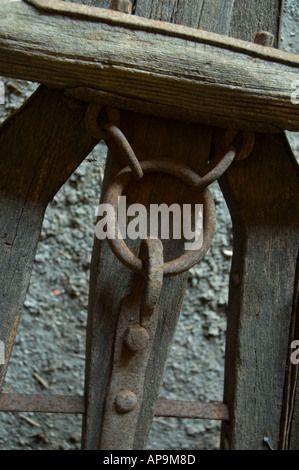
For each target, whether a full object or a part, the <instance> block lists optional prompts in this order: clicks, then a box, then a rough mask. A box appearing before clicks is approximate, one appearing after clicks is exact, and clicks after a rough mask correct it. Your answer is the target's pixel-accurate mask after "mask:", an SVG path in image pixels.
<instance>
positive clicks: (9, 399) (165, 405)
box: [0, 393, 229, 421]
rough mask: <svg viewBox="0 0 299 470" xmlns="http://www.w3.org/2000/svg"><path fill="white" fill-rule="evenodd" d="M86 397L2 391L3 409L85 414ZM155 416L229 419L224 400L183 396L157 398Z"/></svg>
mask: <svg viewBox="0 0 299 470" xmlns="http://www.w3.org/2000/svg"><path fill="white" fill-rule="evenodd" d="M85 408H86V402H85V397H84V396H81V395H49V394H27V393H1V394H0V412H1V411H2V412H3V411H4V412H6V411H14V412H18V411H23V412H24V411H26V412H29V411H32V412H36V413H70V414H72V413H73V414H76V413H78V414H84V413H85ZM155 416H157V417H158V416H164V417H176V418H190V419H191V418H192V419H213V420H214V419H215V420H224V421H228V420H229V413H228V408H227V406H226V405H225V404H224V403H200V402H188V401H180V400H162V399H161V400H158V403H157V406H156V409H155Z"/></svg>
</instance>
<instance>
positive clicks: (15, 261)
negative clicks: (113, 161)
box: [0, 87, 97, 386]
mask: <svg viewBox="0 0 299 470" xmlns="http://www.w3.org/2000/svg"><path fill="white" fill-rule="evenodd" d="M85 110H86V104H85V103H80V102H77V101H74V100H72V99H70V98H66V97H65V96H64V95H63V93H62V92H61V91H49V90H47V89H45V88H44V87H40V88H39V89H38V90H37V91H36V92H35V94H34V95H33V97H31V98H30V99H29V100H28V101H27V102H26V104H25V105H24V106H23V107H22V108H21V109H20V110H18V111H17V112H16V113H15V114H14V115H12V116H11V117H10V118H9V119H8V120H7V121H6V122H5V123H4V124H3V125H2V126H1V128H0V155H1V159H0V208H1V209H0V227H1V237H0V286H1V291H0V339H1V341H3V342H4V343H5V356H6V357H5V364H4V365H1V366H0V367H1V369H0V386H2V383H3V380H4V376H5V372H6V369H7V365H8V360H9V356H10V353H11V350H12V346H13V340H14V338H15V335H16V331H17V326H18V323H19V318H20V314H21V309H22V306H23V302H24V299H25V295H26V293H27V290H28V286H29V279H30V274H31V270H32V265H33V262H34V257H35V252H36V248H37V244H38V240H39V236H40V231H41V226H42V222H43V217H44V211H45V209H46V207H47V204H48V203H49V202H50V201H51V200H52V198H53V197H54V195H55V194H56V192H57V191H58V189H59V188H60V187H61V185H62V184H63V183H65V181H66V180H67V179H68V177H69V176H70V175H71V174H72V172H73V171H74V170H75V169H76V167H77V166H78V165H79V164H80V163H81V161H82V160H83V159H84V158H85V157H86V156H87V155H88V154H89V153H90V151H91V150H92V148H93V147H94V145H95V144H96V142H97V141H96V140H95V139H94V137H93V136H91V135H90V134H89V133H88V132H87V130H86V128H85V124H84V114H85Z"/></svg>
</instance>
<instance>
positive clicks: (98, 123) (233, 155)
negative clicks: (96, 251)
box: [86, 103, 255, 277]
mask: <svg viewBox="0 0 299 470" xmlns="http://www.w3.org/2000/svg"><path fill="white" fill-rule="evenodd" d="M119 121H120V118H119V112H118V111H117V110H116V109H113V108H104V107H103V106H100V105H98V104H94V103H92V104H90V105H89V106H88V109H87V113H86V125H87V127H88V129H89V130H90V132H91V133H92V134H93V135H94V136H95V137H96V138H98V139H100V140H104V141H105V143H106V145H107V147H108V149H109V150H110V151H111V152H112V153H113V155H115V156H116V157H118V158H119V159H120V160H121V162H120V163H123V164H124V165H125V168H123V169H122V170H121V171H120V172H119V173H118V174H117V175H116V177H115V179H114V181H113V182H112V183H111V184H110V185H109V187H108V189H107V191H106V194H105V196H104V201H103V202H104V203H107V204H111V205H112V206H113V208H114V211H115V214H117V212H118V200H119V197H120V196H121V195H122V193H123V192H124V190H125V188H126V187H127V185H128V184H129V183H131V182H132V180H136V181H140V180H141V179H142V178H143V176H144V174H145V173H149V172H162V173H167V174H170V175H173V176H175V177H177V178H179V179H180V180H181V181H182V182H183V183H185V184H186V185H187V186H188V187H189V188H190V191H192V192H193V193H194V194H195V196H196V199H198V201H197V202H199V203H202V204H203V211H204V213H203V244H202V247H201V248H200V249H198V250H189V251H186V252H185V253H184V254H183V255H182V256H180V257H179V258H177V259H175V260H173V261H169V262H166V263H164V268H163V276H164V277H169V276H174V275H177V274H181V273H183V272H186V271H188V270H189V269H190V268H192V267H193V266H194V265H195V264H197V263H198V262H199V261H200V260H201V259H202V258H203V257H204V256H205V254H206V253H207V251H208V250H209V248H210V246H211V243H212V240H213V236H214V233H215V227H216V209H215V203H214V200H213V197H212V195H211V193H210V191H209V190H208V187H209V186H210V185H211V184H212V183H214V182H215V181H216V180H218V179H219V178H220V177H221V176H223V175H224V173H225V172H226V171H227V170H228V169H229V167H230V166H231V164H232V163H233V162H234V161H236V160H243V159H244V158H246V157H248V156H249V155H250V153H251V152H252V150H253V147H254V143H255V135H254V133H252V132H245V131H236V130H227V131H225V133H224V137H223V150H222V151H220V152H219V153H218V154H217V155H216V156H215V157H214V158H212V159H210V161H209V162H208V163H207V164H206V166H205V167H204V168H203V169H202V170H201V171H200V174H198V173H196V172H195V171H193V170H192V169H191V168H189V167H187V166H186V165H183V164H180V163H178V162H175V161H172V160H151V161H145V160H143V161H139V160H138V158H137V157H136V155H135V153H134V150H133V149H132V147H131V146H130V144H129V142H128V141H127V139H126V137H125V136H124V134H123V133H122V131H121V130H120V128H119ZM114 229H116V230H117V231H116V232H115V233H118V234H119V238H113V237H111V238H110V237H108V243H109V245H110V247H111V250H112V251H113V253H114V254H115V256H116V257H117V258H118V259H119V260H120V261H121V262H122V263H123V264H124V265H126V266H127V267H129V268H130V269H131V270H133V271H135V272H138V273H143V270H144V266H143V262H142V260H141V259H140V258H139V257H138V256H136V255H134V254H133V253H132V251H131V250H130V249H129V248H128V246H127V245H126V243H125V242H124V240H123V238H121V236H120V231H119V227H118V219H117V217H115V227H114Z"/></svg>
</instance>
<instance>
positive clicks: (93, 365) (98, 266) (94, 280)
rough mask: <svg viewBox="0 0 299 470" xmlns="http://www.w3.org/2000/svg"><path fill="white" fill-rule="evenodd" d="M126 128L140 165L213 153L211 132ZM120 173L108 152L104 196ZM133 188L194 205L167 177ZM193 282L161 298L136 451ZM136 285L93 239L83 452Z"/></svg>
mask: <svg viewBox="0 0 299 470" xmlns="http://www.w3.org/2000/svg"><path fill="white" fill-rule="evenodd" d="M159 3H160V2H159V1H158V0H157V1H156V2H154V4H155V6H156V7H158V5H159ZM145 6H147V2H146V1H143V0H142V1H138V2H137V3H136V10H135V11H136V14H140V12H141V11H142V12H143V11H144V10H143V8H144V7H145ZM179 6H180V14H182V15H183V16H184V17H188V14H190V8H191V7H190V3H185V2H181V3H180V5H179ZM140 8H141V10H140ZM167 12H168V10H167ZM152 15H153V18H155V19H156V18H157V16H155V10H153V11H152ZM159 15H160V13H159ZM159 17H160V16H159ZM198 21H199V20H198ZM120 126H121V129H122V131H123V132H124V134H125V135H126V137H127V138H128V140H129V142H130V143H131V145H132V147H133V149H134V150H135V152H136V155H137V156H138V158H139V159H141V160H143V159H155V158H157V159H163V158H171V159H174V160H177V161H180V162H184V163H185V164H187V165H189V166H190V167H191V168H193V169H195V170H197V171H199V170H200V168H202V166H203V165H204V164H205V162H206V161H207V158H208V155H209V153H210V142H211V133H212V129H211V128H209V127H205V126H198V125H194V124H192V125H191V124H185V123H180V122H176V121H174V120H168V119H161V118H154V117H149V116H145V115H142V114H136V113H129V112H125V111H122V112H121V122H120ZM118 170H119V167H118V166H117V164H116V162H115V160H114V159H113V157H112V155H111V154H108V159H107V164H106V170H105V178H104V185H103V188H102V192H103V194H104V192H105V188H106V187H107V185H108V184H109V182H110V181H111V180H112V179H113V176H114V175H115V174H116V172H117V171H118ZM134 186H135V189H134V187H132V188H130V189H129V192H128V194H127V197H128V198H129V201H128V202H129V203H133V202H136V201H137V202H139V203H143V204H145V205H147V204H149V203H161V202H165V203H168V204H171V203H173V202H179V203H182V202H186V201H187V200H188V196H187V194H186V192H184V191H183V192H182V186H181V184H180V183H179V182H178V181H176V180H175V179H173V178H172V177H167V175H156V176H155V177H153V176H151V175H147V177H146V178H145V179H144V180H142V182H141V183H140V184H138V185H134ZM166 188H167V189H166ZM186 198H187V199H186ZM128 244H129V246H130V247H131V249H132V250H134V252H135V253H137V252H138V242H137V243H136V242H132V241H131V242H128ZM163 245H164V253H165V259H166V260H170V259H174V258H176V257H177V256H179V254H181V253H182V250H183V243H182V240H169V241H167V240H165V241H164V242H163ZM187 277H188V274H182V275H179V276H175V277H173V278H167V279H165V280H164V283H163V289H162V293H161V296H160V301H159V310H160V316H159V323H158V327H157V331H156V336H155V339H154V344H153V348H152V352H151V355H150V359H149V363H148V366H147V370H146V374H145V386H144V395H143V401H142V405H141V412H140V415H139V419H138V424H137V428H136V430H135V438H134V445H133V448H134V449H143V448H144V447H145V446H146V442H147V436H148V433H149V430H150V427H151V423H152V419H153V416H154V411H155V403H156V401H157V399H158V397H159V393H160V388H161V385H162V382H163V378H164V372H165V367H166V363H167V359H168V355H169V350H170V348H171V344H172V340H173V337H174V335H175V331H176V325H177V321H178V318H179V314H180V308H181V303H182V300H183V297H184V294H185V287H186V281H187ZM133 282H134V274H133V273H132V272H131V271H130V270H128V269H127V268H126V267H125V266H123V265H122V264H121V263H120V262H119V261H118V260H117V259H116V258H115V256H114V255H113V254H112V253H111V250H110V248H109V246H108V244H107V243H106V241H103V242H101V241H99V240H97V239H95V242H94V248H93V256H92V264H91V281H90V296H89V315H88V328H87V354H86V380H85V393H86V396H87V412H86V414H85V416H84V423H83V443H82V446H83V448H85V449H95V448H97V447H98V443H99V440H100V435H101V427H102V417H103V410H104V401H105V394H106V390H107V386H108V382H109V377H110V372H111V364H112V354H113V341H114V335H115V328H116V322H117V318H118V309H119V305H120V302H121V299H122V298H123V297H124V296H125V295H127V294H128V293H129V292H130V290H131V289H132V285H133Z"/></svg>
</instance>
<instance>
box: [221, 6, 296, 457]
mask: <svg viewBox="0 0 299 470" xmlns="http://www.w3.org/2000/svg"><path fill="white" fill-rule="evenodd" d="M235 7H236V9H235V10H234V16H233V22H232V27H231V32H232V33H233V34H234V35H236V36H237V37H241V38H242V37H244V38H246V39H248V37H249V36H250V35H251V34H252V32H253V31H256V30H260V29H263V30H265V29H266V30H269V31H271V32H272V33H274V35H275V37H276V38H278V33H279V24H278V18H279V13H280V9H281V2H278V1H275V2H273V1H271V2H270V1H267V2H263V3H261V2H259V1H258V0H246V1H245V2H244V1H237V2H236V4H235ZM276 43H278V41H276ZM270 160H271V164H269V162H270ZM221 188H222V190H223V192H224V195H225V198H226V201H227V203H228V206H229V209H230V212H231V215H232V220H233V233H234V256H233V261H232V270H231V278H230V294H229V306H228V325H227V345H226V365H225V392H224V402H225V403H226V404H228V407H229V412H230V417H231V419H230V422H229V423H223V425H222V448H224V449H234V450H262V449H264V450H265V449H267V446H266V445H265V442H264V439H265V438H267V439H268V442H269V443H270V445H271V446H272V448H273V449H279V448H282V440H283V434H284V433H283V432H282V430H283V431H284V425H285V422H284V419H285V416H284V415H285V408H286V407H287V408H289V405H290V401H289V398H290V397H286V393H285V389H286V385H287V383H286V381H287V375H286V366H287V364H289V359H290V354H291V349H290V341H291V338H292V335H291V334H290V333H289V331H290V329H291V328H292V325H293V323H294V318H293V317H294V310H293V305H292V304H293V292H294V285H295V276H296V263H297V253H298V243H299V227H298V225H299V206H298V201H299V186H298V164H297V163H296V161H295V158H294V156H293V154H292V152H291V150H290V148H289V145H288V143H287V141H286V138H285V136H284V134H281V135H273V134H269V135H265V136H261V135H257V139H256V146H255V149H254V152H253V154H252V155H251V156H250V157H249V158H247V159H246V160H244V161H243V162H239V163H236V164H235V165H233V166H232V167H231V168H230V170H229V171H228V173H227V175H226V176H225V177H223V178H222V180H221ZM285 375H286V376H285ZM295 415H296V413H295ZM296 419H297V418H296ZM296 419H294V421H293V425H294V426H293V427H294V429H293V430H292V436H293V443H294V446H296V444H295V441H296V437H295V435H296V429H297V435H298V423H296Z"/></svg>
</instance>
